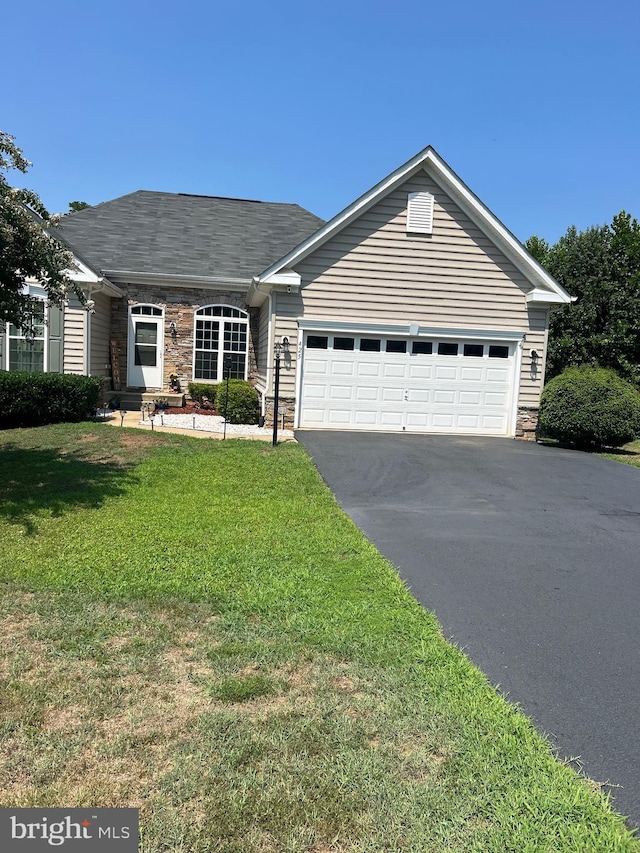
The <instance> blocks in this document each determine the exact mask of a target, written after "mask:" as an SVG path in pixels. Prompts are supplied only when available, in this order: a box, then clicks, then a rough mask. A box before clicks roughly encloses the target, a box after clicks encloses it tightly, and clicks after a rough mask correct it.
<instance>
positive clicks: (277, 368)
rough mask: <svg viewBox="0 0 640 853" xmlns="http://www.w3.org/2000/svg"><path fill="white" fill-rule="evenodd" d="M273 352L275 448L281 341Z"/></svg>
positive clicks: (277, 342)
mask: <svg viewBox="0 0 640 853" xmlns="http://www.w3.org/2000/svg"><path fill="white" fill-rule="evenodd" d="M273 351H274V353H275V357H276V360H275V379H274V384H273V439H272V441H271V444H272V445H273V446H274V447H275V446H276V445H277V444H278V395H279V393H280V354H281V353H282V344H281V343H280V342H279V341H276V344H275V346H274V348H273Z"/></svg>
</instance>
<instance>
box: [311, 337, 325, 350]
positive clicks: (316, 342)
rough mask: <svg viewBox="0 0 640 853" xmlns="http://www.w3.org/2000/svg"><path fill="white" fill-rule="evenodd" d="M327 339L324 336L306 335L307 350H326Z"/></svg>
mask: <svg viewBox="0 0 640 853" xmlns="http://www.w3.org/2000/svg"><path fill="white" fill-rule="evenodd" d="M328 346H329V338H328V337H327V336H326V335H308V337H307V349H327V348H328Z"/></svg>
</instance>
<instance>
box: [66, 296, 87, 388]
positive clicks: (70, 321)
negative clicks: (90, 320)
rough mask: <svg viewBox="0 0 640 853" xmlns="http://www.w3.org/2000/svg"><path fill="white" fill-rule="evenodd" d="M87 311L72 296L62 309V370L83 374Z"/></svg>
mask: <svg viewBox="0 0 640 853" xmlns="http://www.w3.org/2000/svg"><path fill="white" fill-rule="evenodd" d="M86 340H87V312H86V310H85V309H84V308H83V307H82V305H81V304H80V302H79V300H78V299H76V298H75V297H72V298H71V299H70V300H69V305H68V306H67V307H66V308H65V309H64V358H63V364H64V372H65V373H76V374H80V375H82V374H84V373H86V372H87V366H86Z"/></svg>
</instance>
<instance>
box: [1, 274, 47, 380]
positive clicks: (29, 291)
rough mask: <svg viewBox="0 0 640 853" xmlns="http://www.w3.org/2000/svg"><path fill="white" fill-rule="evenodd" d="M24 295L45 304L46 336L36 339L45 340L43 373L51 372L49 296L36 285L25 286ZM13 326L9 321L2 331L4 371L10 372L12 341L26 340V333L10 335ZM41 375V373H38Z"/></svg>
mask: <svg viewBox="0 0 640 853" xmlns="http://www.w3.org/2000/svg"><path fill="white" fill-rule="evenodd" d="M23 293H24V294H25V295H27V296H31V297H33V298H35V299H38V300H40V302H43V303H44V335H43V337H42V338H36V340H39V341H41V340H44V359H43V362H42V363H43V368H42V373H48V372H49V304H48V302H47V294H46V291H45V290H44V288H43V287H39V286H36V285H25V286H24V287H23ZM11 325H12V324H11V323H10V322H9V321H8V320H7V322H6V323H5V324H4V329H3V330H2V335H3V337H4V357H3V359H2V361H3V362H4V363H3V365H2V369H3V370H6V371H9V370H10V369H11V368H10V358H11V354H10V344H9V342H10V341H16V340H18V341H21V340H22V341H23V340H24V339H25V335H24V333H20V334H19V335H11V334H10V326H11ZM38 373H40V371H38Z"/></svg>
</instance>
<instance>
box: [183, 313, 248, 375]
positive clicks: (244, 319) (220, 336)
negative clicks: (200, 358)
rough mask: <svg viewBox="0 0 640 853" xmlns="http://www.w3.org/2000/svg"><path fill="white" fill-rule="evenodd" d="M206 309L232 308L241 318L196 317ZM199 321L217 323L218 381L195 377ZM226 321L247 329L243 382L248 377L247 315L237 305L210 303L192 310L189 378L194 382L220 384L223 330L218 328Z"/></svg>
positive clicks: (222, 361)
mask: <svg viewBox="0 0 640 853" xmlns="http://www.w3.org/2000/svg"><path fill="white" fill-rule="evenodd" d="M206 308H232V309H233V310H234V311H239V312H240V313H241V314H242V316H241V317H224V316H222V315H220V316H219V317H207V316H206V315H201V316H198V312H199V311H204V310H205V309H206ZM199 319H201V320H211V321H217V322H218V324H219V325H218V341H219V343H220V345H221V346H220V348H219V349H218V376H219V378H218V379H198V378H197V377H196V349H197V348H196V323H197V321H198V320H199ZM225 320H226V321H232V322H234V323H238V322H239V323H245V324H246V327H247V348H246V350H245V353H244V356H245V358H244V377H243V378H244V380H245V381H246V380H247V377H248V375H249V314H248V312H247V311H245V310H244V309H243V308H238V306H237V305H229V304H228V303H226V302H211V303H209V304H207V305H201V306H200V307H199V308H196V309H194V312H193V349H192V355H191V378H192V380H193V381H194V382H205V383H206V382H215V383H218V382H222V381H223V377H224V328H222V329H221V328H220V324H221V323H224V322H225Z"/></svg>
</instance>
